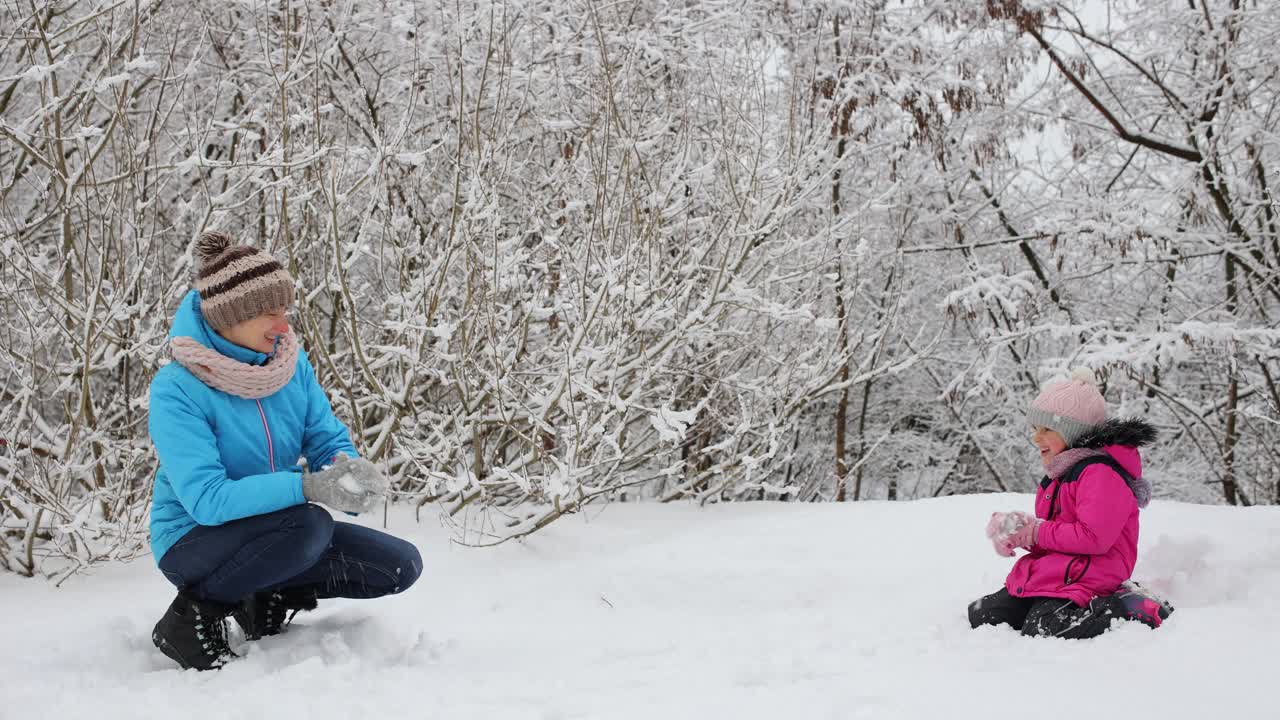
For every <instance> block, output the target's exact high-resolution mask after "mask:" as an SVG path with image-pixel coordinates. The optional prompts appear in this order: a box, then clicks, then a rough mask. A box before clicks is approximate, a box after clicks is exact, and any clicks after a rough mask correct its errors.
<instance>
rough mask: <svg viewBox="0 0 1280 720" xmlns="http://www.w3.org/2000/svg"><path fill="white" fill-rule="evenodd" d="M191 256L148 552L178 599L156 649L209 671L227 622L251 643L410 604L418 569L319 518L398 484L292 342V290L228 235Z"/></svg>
mask: <svg viewBox="0 0 1280 720" xmlns="http://www.w3.org/2000/svg"><path fill="white" fill-rule="evenodd" d="M195 255H196V262H197V265H198V270H197V275H196V278H195V289H194V290H192V291H191V292H189V293H187V295H186V297H185V298H184V299H183V301H182V305H181V306H180V307H179V308H178V312H177V315H176V316H175V317H174V319H173V326H172V328H171V329H170V332H169V349H170V352H171V353H172V355H173V358H174V360H175V362H171V363H169V364H168V365H166V366H165V367H163V368H161V369H160V371H159V372H158V373H156V376H155V379H154V380H153V381H152V382H151V394H150V410H149V418H148V429H149V431H150V434H151V440H152V442H153V443H154V444H155V448H156V455H157V456H158V457H159V460H160V468H159V471H158V472H157V473H156V479H155V492H154V496H153V499H152V506H151V550H152V554H153V555H154V556H155V559H156V562H157V564H158V565H159V566H160V570H161V572H163V573H164V576H165V577H166V578H167V579H168V580H169V581H170V582H172V583H173V584H174V585H175V586H177V588H178V595H177V597H176V598H174V600H173V602H172V603H171V604H170V605H169V609H168V610H167V611H166V612H165V614H164V617H162V618H161V619H160V621H159V622H158V623H156V626H155V630H153V631H152V633H151V639H152V641H153V642H154V643H155V644H156V647H158V648H159V649H160V650H161V652H163V653H164V654H165V655H168V656H169V657H170V658H172V659H173V660H175V661H176V662H177V663H178V664H179V665H181V666H182V667H183V668H192V667H194V668H196V669H198V670H208V669H211V668H218V667H221V666H222V665H223V664H224V663H225V662H226V661H227V659H229V658H230V657H233V654H232V653H231V651H230V649H229V648H228V647H227V641H226V635H225V631H224V625H223V623H224V620H225V619H226V618H227V617H228V616H229V615H231V616H234V617H235V620H236V621H237V622H238V623H239V624H240V625H241V627H243V628H244V632H245V637H246V638H248V639H251V640H252V639H256V638H259V637H262V636H264V635H275V634H276V633H279V632H280V631H281V630H282V629H283V627H284V625H285V624H286V622H287V619H286V614H287V613H290V612H293V613H296V612H297V611H299V610H306V609H311V608H314V607H315V605H316V600H317V599H323V598H333V597H349V598H372V597H378V596H381V595H387V594H390V593H398V592H402V591H404V590H405V589H407V588H408V587H409V586H410V585H413V583H414V581H415V580H416V579H417V578H418V574H419V572H420V571H421V568H422V558H421V556H420V555H419V554H418V550H417V549H416V548H414V546H413V545H411V544H409V543H408V542H405V541H404V540H401V539H399V538H395V537H392V536H390V535H387V534H386V533H382V532H378V531H377V530H370V529H368V528H365V527H361V526H359V525H352V524H349V523H341V522H334V520H333V518H332V517H330V515H329V513H328V512H326V511H325V510H324V509H323V508H321V507H320V506H318V505H313V504H311V502H321V503H324V504H325V505H328V506H329V507H331V508H333V509H335V510H342V511H345V512H350V513H357V512H362V511H365V510H370V509H372V508H373V507H374V505H375V504H376V503H377V502H378V501H379V500H380V498H381V496H382V495H383V493H384V492H385V491H386V487H387V483H386V480H385V478H383V476H382V475H381V474H380V473H379V472H378V470H377V469H376V468H375V467H374V466H373V465H372V464H371V463H370V462H369V461H367V460H364V459H362V458H359V457H358V454H357V453H356V449H355V447H354V446H353V445H352V444H351V438H350V436H349V433H348V431H347V428H346V426H345V425H343V424H342V422H341V421H339V420H338V419H337V418H336V417H334V415H333V411H332V409H331V408H330V406H329V400H328V398H327V397H326V396H325V394H324V391H323V390H321V388H320V386H319V385H318V384H317V383H316V376H315V371H314V370H313V369H312V367H311V363H310V362H308V360H307V354H306V353H305V352H303V351H302V350H300V349H299V348H298V344H297V340H296V338H295V337H294V334H293V332H292V331H291V330H290V329H289V323H288V320H287V318H286V314H285V313H286V311H287V310H288V309H289V307H290V306H291V305H292V304H293V294H294V287H293V278H292V277H290V276H289V273H288V272H286V271H285V270H284V268H283V267H282V266H281V265H280V263H279V262H278V261H276V260H275V258H273V257H271V256H270V255H268V254H267V253H264V252H262V251H260V250H256V249H254V248H251V247H246V246H233V245H232V244H231V239H230V238H229V237H227V236H226V235H224V234H222V233H216V232H207V233H204V234H203V235H202V236H201V237H200V240H199V242H198V243H197V245H196V253H195ZM302 457H305V458H306V460H307V465H308V467H309V468H310V469H311V471H312V472H309V473H307V474H303V472H302V471H301V467H300V466H299V465H298V461H299V459H300V458H302ZM326 466H329V467H328V469H324V468H326ZM308 501H311V502H308ZM289 617H292V616H291V615H290V616H289Z"/></svg>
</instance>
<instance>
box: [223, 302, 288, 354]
mask: <svg viewBox="0 0 1280 720" xmlns="http://www.w3.org/2000/svg"><path fill="white" fill-rule="evenodd" d="M287 313H288V310H287V309H285V308H281V309H279V310H275V311H272V312H265V313H262V314H261V315H259V316H258V317H256V318H250V319H248V320H245V321H244V322H242V323H237V324H235V325H232V326H231V327H229V328H227V329H226V330H223V331H221V332H219V333H218V334H219V335H221V336H222V337H224V338H226V339H228V340H230V341H231V342H233V343H235V344H237V345H239V346H240V347H243V348H249V349H250V350H256V351H258V352H260V353H263V354H270V353H271V351H272V350H274V349H275V345H276V338H277V337H279V336H282V335H287V334H288V333H289V318H288V316H287Z"/></svg>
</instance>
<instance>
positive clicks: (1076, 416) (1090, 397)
mask: <svg viewBox="0 0 1280 720" xmlns="http://www.w3.org/2000/svg"><path fill="white" fill-rule="evenodd" d="M1106 419H1107V402H1106V400H1104V399H1103V398H1102V393H1101V392H1099V391H1098V382H1097V379H1096V378H1095V376H1094V374H1093V371H1091V370H1090V369H1089V368H1085V367H1079V368H1075V369H1074V370H1072V371H1071V377H1069V378H1068V379H1066V380H1063V381H1060V382H1055V383H1050V384H1048V385H1046V386H1045V388H1044V391H1043V392H1041V393H1040V395H1039V396H1038V397H1037V398H1036V399H1035V400H1033V401H1032V403H1031V409H1030V410H1028V411H1027V420H1029V421H1030V422H1031V424H1032V425H1037V426H1040V427H1045V428H1049V429H1050V430H1053V431H1055V432H1057V433H1058V434H1059V435H1061V436H1062V439H1063V440H1064V441H1065V442H1066V443H1067V447H1074V445H1075V442H1076V440H1078V439H1080V437H1081V436H1082V435H1084V434H1085V433H1087V432H1089V431H1090V430H1093V429H1094V428H1096V427H1097V426H1099V425H1101V424H1102V423H1104V422H1106Z"/></svg>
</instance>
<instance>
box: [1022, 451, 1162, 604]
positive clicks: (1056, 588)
mask: <svg viewBox="0 0 1280 720" xmlns="http://www.w3.org/2000/svg"><path fill="white" fill-rule="evenodd" d="M1102 449H1103V450H1104V451H1106V452H1107V454H1109V455H1110V456H1111V457H1112V458H1114V459H1115V460H1116V461H1117V462H1118V463H1119V464H1120V466H1121V467H1123V468H1124V469H1125V470H1126V471H1127V472H1128V473H1129V474H1130V475H1132V476H1134V477H1135V478H1138V477H1141V475H1142V459H1141V457H1140V456H1139V454H1138V449H1137V448H1135V447H1129V446H1127V445H1107V446H1105V447H1103V448H1102ZM1055 493H1056V495H1057V497H1056V499H1055V497H1054V495H1055ZM1051 503H1052V507H1050V504H1051ZM1036 517H1038V518H1040V519H1042V520H1044V522H1043V523H1041V524H1040V529H1039V531H1038V533H1037V535H1036V544H1035V545H1034V546H1033V547H1032V548H1031V551H1030V552H1029V553H1028V554H1026V555H1023V556H1022V557H1021V558H1019V559H1018V561H1017V562H1016V563H1015V564H1014V566H1013V570H1011V571H1010V572H1009V577H1008V579H1007V580H1005V587H1006V588H1007V589H1008V590H1009V594H1010V595H1014V596H1017V597H1053V598H1065V599H1069V600H1071V601H1072V602H1074V603H1075V604H1077V605H1080V606H1082V607H1083V606H1085V605H1088V604H1089V601H1090V600H1091V599H1093V598H1095V597H1097V596H1099V595H1110V594H1111V593H1113V592H1115V591H1116V589H1117V588H1118V587H1119V585H1120V583H1121V582H1123V581H1125V580H1128V579H1129V576H1130V575H1131V574H1132V573H1133V566H1134V563H1135V562H1136V561H1137V558H1138V501H1137V500H1136V499H1135V497H1134V491H1133V490H1130V489H1129V486H1128V485H1127V484H1126V483H1125V481H1124V478H1122V477H1120V475H1119V473H1117V472H1116V471H1115V470H1113V469H1111V468H1110V467H1108V466H1106V465H1104V464H1101V463H1095V464H1093V465H1089V466H1088V467H1086V468H1085V469H1084V471H1083V472H1081V473H1080V476H1079V477H1078V478H1077V479H1076V480H1075V482H1067V483H1062V482H1059V481H1058V479H1057V478H1054V479H1052V480H1050V481H1049V482H1048V483H1045V484H1042V485H1041V487H1040V489H1039V490H1038V491H1037V492H1036Z"/></svg>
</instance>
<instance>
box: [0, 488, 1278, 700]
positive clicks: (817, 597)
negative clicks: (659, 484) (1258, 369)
mask: <svg viewBox="0 0 1280 720" xmlns="http://www.w3.org/2000/svg"><path fill="white" fill-rule="evenodd" d="M1030 506H1031V498H1030V496H1019V495H987V496H971V497H961V498H947V499H940V500H930V501H919V502H909V503H849V504H842V505H835V504H823V505H801V504H740V505H726V506H718V507H709V508H696V507H690V506H658V505H648V504H641V505H635V504H615V505H612V506H608V507H605V508H601V509H597V510H593V511H592V512H591V513H588V514H587V515H583V516H576V517H572V518H568V519H566V520H564V521H561V522H559V523H557V524H555V525H553V526H551V527H550V528H548V529H547V530H545V531H543V532H542V533H541V534H539V535H537V536H535V537H533V538H532V539H530V540H528V541H526V542H525V543H523V544H514V543H511V544H508V545H505V546H502V547H499V548H497V549H489V550H476V549H471V548H464V547H459V546H455V545H452V544H451V543H450V542H449V540H448V537H449V534H448V532H447V531H446V530H445V529H443V528H442V527H440V526H439V524H438V523H437V522H436V521H435V520H434V518H433V519H432V520H431V521H429V522H424V523H423V524H422V525H415V524H413V522H412V520H411V517H410V516H409V515H408V514H407V513H406V514H403V515H400V516H395V517H393V522H392V527H391V530H392V531H394V532H397V533H400V534H404V535H407V536H409V537H411V538H413V539H415V540H416V541H417V542H418V543H419V547H420V548H421V550H422V554H423V556H424V559H425V561H426V570H425V572H424V574H423V577H422V579H421V580H420V581H419V583H418V585H417V586H415V587H414V588H412V589H411V590H410V591H408V592H407V593H406V594H404V595H401V596H397V597H392V598H385V599H382V600H373V601H365V602H357V601H346V600H336V601H329V602H327V603H324V604H323V605H322V607H321V609H320V610H319V611H318V612H315V613H310V614H305V615H303V616H301V617H300V619H299V623H298V624H296V625H295V626H294V627H293V628H292V629H291V630H290V632H288V633H287V634H285V635H283V636H279V637H275V638H267V639H265V640H263V641H260V642H257V643H251V644H250V645H248V647H247V655H246V657H244V658H242V659H241V660H238V661H236V662H235V663H233V664H232V665H230V666H228V667H227V668H226V669H225V670H223V671H221V672H216V673H196V672H181V671H179V670H176V669H175V668H174V667H173V666H171V665H170V664H169V661H168V660H167V659H166V658H164V657H163V656H161V655H160V653H159V652H158V651H156V650H155V649H154V648H153V647H152V646H151V642H150V639H149V634H150V629H151V626H152V624H153V623H154V622H155V620H156V619H157V618H158V617H159V615H160V614H161V612H162V611H163V610H164V608H165V606H166V605H167V604H168V602H169V600H170V599H171V596H172V591H171V588H170V587H169V585H168V584H167V583H166V582H165V581H164V580H163V578H162V577H161V576H160V574H159V572H158V571H156V570H155V569H154V567H153V566H152V564H151V562H150V559H149V558H145V559H143V560H140V561H138V562H135V563H132V564H129V565H116V566H111V567H103V568H98V569H95V570H94V571H93V573H92V574H91V575H86V576H82V577H76V578H73V579H71V580H68V581H67V582H66V583H65V584H64V585H63V587H61V588H54V587H53V586H52V585H51V584H50V583H48V582H45V581H42V580H26V579H21V578H17V577H13V576H4V577H0V618H2V620H0V717H2V718H6V719H7V718H58V719H59V720H62V719H64V718H93V720H114V719H116V718H121V719H124V718H129V719H130V720H132V719H134V718H164V719H165V720H173V719H174V718H184V717H189V718H219V719H220V720H221V719H230V718H253V719H254V720H257V719H259V718H271V719H272V720H279V719H284V718H308V719H310V720H330V719H336V718H342V719H343V720H349V719H354V718H377V719H379V720H386V719H389V718H486V719H494V720H498V719H505V718H529V719H531V720H549V719H552V718H555V719H561V718H563V719H566V720H567V719H569V718H646V719H652V718H664V719H665V718H700V719H701V718H720V717H725V718H782V719H785V720H799V719H800V718H928V719H929V720H941V719H943V718H982V719H983V720H988V719H995V718H1021V717H1025V718H1035V719H1036V720H1044V719H1045V718H1070V719H1071V720H1082V719H1088V718H1162V719H1167V718H1200V717H1204V716H1206V715H1208V716H1212V717H1230V718H1236V719H1238V720H1248V719H1251V718H1274V717H1277V714H1276V713H1277V710H1276V701H1275V700H1274V697H1273V696H1274V683H1275V675H1276V667H1277V663H1276V654H1277V653H1278V652H1280V613H1277V601H1276V598H1278V597H1280V508H1275V507H1268V508H1254V509H1236V508H1224V507H1205V506H1195V505H1184V504H1177V503H1168V502H1156V503H1154V504H1153V506H1152V507H1151V508H1149V509H1148V510H1147V511H1145V514H1144V520H1143V532H1142V547H1141V552H1140V556H1139V558H1140V559H1139V564H1138V572H1137V577H1138V578H1139V579H1141V580H1145V581H1146V582H1147V584H1148V585H1149V586H1151V587H1153V588H1155V589H1157V590H1159V591H1161V592H1163V593H1164V594H1166V595H1167V596H1168V597H1169V598H1170V599H1171V600H1172V602H1173V603H1174V604H1175V606H1176V607H1177V611H1176V612H1175V613H1174V615H1173V617H1172V618H1171V619H1170V620H1169V621H1168V622H1167V623H1166V624H1165V626H1164V627H1163V628H1161V629H1159V630H1157V631H1151V630H1149V629H1147V628H1146V627H1145V626H1142V625H1138V624H1136V623H1129V624H1125V625H1123V626H1121V627H1118V628H1117V629H1115V630H1113V631H1112V632H1110V633H1108V634H1107V635H1104V636H1103V637H1102V638H1099V639H1096V640H1090V641H1063V640H1053V639H1029V638H1024V637H1020V636H1019V635H1017V634H1016V633H1015V632H1014V631H1012V630H1011V629H1008V628H983V629H981V630H977V631H975V630H970V629H969V627H968V624H967V622H966V619H965V605H966V604H967V603H968V602H969V601H970V600H971V599H973V598H975V597H977V596H979V595H982V594H985V593H988V592H991V591H993V590H995V589H996V588H997V587H999V585H1000V583H1001V580H1002V578H1003V576H1004V573H1005V572H1006V571H1007V569H1008V567H1009V565H1010V563H1011V561H1010V560H1006V559H1001V558H999V557H997V556H996V555H995V554H994V553H993V552H992V550H991V546H990V544H989V543H988V541H987V540H986V539H985V538H984V537H983V534H982V530H983V525H984V523H985V521H986V519H987V516H988V514H989V513H990V512H991V511H993V510H1003V509H1011V508H1023V509H1027V508H1030Z"/></svg>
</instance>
